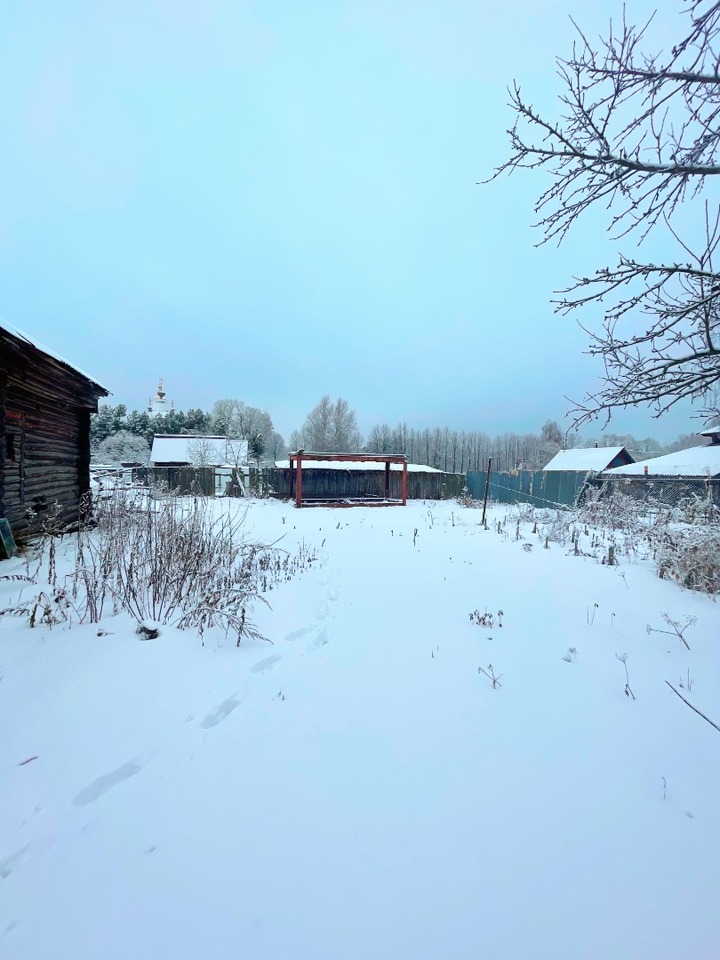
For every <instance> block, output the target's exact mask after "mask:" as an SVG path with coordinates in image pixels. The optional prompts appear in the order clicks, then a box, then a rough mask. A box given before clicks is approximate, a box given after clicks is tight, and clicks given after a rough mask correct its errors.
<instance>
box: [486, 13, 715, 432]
mask: <svg viewBox="0 0 720 960" xmlns="http://www.w3.org/2000/svg"><path fill="white" fill-rule="evenodd" d="M679 2H681V3H682V4H684V10H683V13H684V14H686V15H687V18H688V19H687V21H686V23H685V24H684V25H683V26H682V28H681V29H682V30H683V31H684V35H683V36H682V39H681V40H680V41H679V42H678V43H677V45H675V46H674V47H673V48H672V49H671V51H670V52H669V53H668V54H667V55H662V54H648V53H646V52H644V51H643V50H642V48H641V47H642V43H643V41H644V38H645V35H646V33H647V30H648V26H649V23H648V24H645V26H643V27H640V28H637V27H635V26H634V25H632V24H629V23H627V21H626V20H625V18H624V15H623V20H622V23H621V24H620V25H619V27H618V28H616V27H615V25H613V24H612V22H611V24H610V29H609V33H608V35H607V37H606V38H604V39H601V40H600V41H599V43H598V44H597V47H595V46H594V45H593V44H592V43H590V41H589V40H588V39H587V38H586V36H585V35H584V34H583V33H582V31H581V30H580V29H579V28H578V39H577V41H576V43H575V45H574V48H573V51H572V54H571V56H570V58H569V59H567V60H565V59H560V58H559V59H558V61H557V64H558V73H559V76H560V79H561V81H562V84H563V92H562V94H561V95H560V103H561V105H562V116H561V118H560V119H559V120H549V119H546V118H545V117H544V116H541V115H540V114H539V113H538V112H537V111H536V110H535V109H534V107H533V106H532V105H531V104H530V102H529V101H528V100H526V99H525V97H524V95H523V93H522V91H521V89H520V86H519V85H518V84H517V82H516V83H515V84H514V85H513V87H512V89H511V90H510V97H511V102H510V105H511V107H512V109H513V110H514V111H515V113H516V118H515V123H514V125H513V127H512V129H511V130H510V131H509V135H510V145H511V154H510V158H509V159H508V160H507V161H506V162H505V163H504V164H503V165H502V166H501V167H499V168H498V169H497V170H496V171H495V173H494V175H493V177H492V178H491V179H494V178H495V177H497V176H499V175H500V174H501V173H503V172H512V171H514V170H517V169H522V168H525V169H542V170H544V171H545V173H546V174H549V175H550V185H549V186H548V187H547V188H546V189H545V190H544V191H543V193H541V194H540V197H539V199H538V201H537V202H536V204H535V212H536V214H537V215H538V218H539V219H538V222H537V224H536V226H539V227H540V229H541V230H542V231H543V234H544V238H543V241H541V242H546V241H548V240H553V239H555V240H557V241H558V242H561V241H562V240H563V239H564V238H565V236H566V234H567V232H568V231H569V230H570V228H571V227H572V225H573V224H574V223H575V222H576V220H577V218H578V217H580V216H581V215H582V214H584V213H585V212H586V211H588V210H589V209H591V208H594V209H597V208H599V209H601V210H603V211H607V212H608V216H609V229H610V231H611V232H612V235H613V236H614V237H615V238H616V239H619V238H626V240H627V242H628V243H629V239H628V238H629V237H630V235H634V237H635V239H636V241H637V248H639V247H640V245H641V242H642V240H644V239H645V238H646V237H647V236H648V234H649V233H650V232H651V231H654V232H656V235H657V231H660V233H661V234H662V235H663V236H664V238H665V240H666V242H667V245H668V258H667V259H666V261H665V262H663V263H655V262H648V261H647V260H645V259H643V258H642V257H641V256H640V255H639V254H638V253H637V252H636V253H635V254H634V255H631V256H628V255H626V254H624V253H622V252H620V253H619V259H618V262H617V264H616V265H615V266H611V267H602V268H600V269H598V270H596V271H595V273H594V274H590V275H589V276H585V277H577V278H575V279H574V281H573V283H572V284H571V285H570V286H569V287H568V288H567V289H565V290H561V291H560V292H559V295H558V296H559V299H557V300H555V301H554V303H555V305H556V309H557V311H559V312H560V313H563V314H567V313H570V312H572V311H574V310H577V309H580V308H589V309H597V307H598V306H599V305H601V309H602V310H603V311H604V320H603V322H602V326H601V328H600V329H599V330H587V331H586V332H587V333H588V335H589V337H590V344H589V349H588V352H589V353H590V354H591V355H594V356H598V357H600V358H601V359H602V361H603V363H604V368H605V373H604V377H603V380H602V385H601V387H600V389H599V390H598V391H597V393H595V394H592V395H589V396H588V397H586V398H585V400H583V401H581V402H580V403H577V404H576V406H575V409H574V410H573V413H574V414H575V423H576V424H580V423H584V422H586V421H589V420H592V419H595V418H596V417H598V416H599V415H604V416H605V418H606V419H609V418H610V415H611V414H612V412H613V411H614V410H616V409H618V408H624V407H627V406H632V405H635V404H647V405H649V406H650V407H651V408H653V409H654V411H655V416H660V415H661V414H662V413H664V412H665V411H666V410H668V409H669V408H670V407H672V406H673V404H675V403H677V401H678V400H681V399H683V398H691V399H693V400H695V399H703V398H704V399H705V404H706V409H705V411H704V414H705V415H706V416H707V417H710V416H712V415H716V414H717V412H718V411H717V410H716V411H714V412H713V411H712V409H710V408H708V399H707V398H708V397H709V396H710V395H711V391H712V388H713V386H714V385H715V386H717V385H718V384H719V383H720V274H719V273H718V269H717V266H716V259H717V256H718V244H719V243H720V208H719V207H718V204H717V202H712V201H711V199H710V198H709V197H708V196H707V195H706V187H709V185H710V183H712V182H713V177H715V176H716V175H718V174H720V160H719V159H718V147H719V144H720V72H719V70H718V64H719V62H720V36H719V34H720V3H719V2H710V0H679ZM707 192H709V191H707ZM681 211H683V217H682V220H683V222H684V224H685V227H684V228H681V226H680V219H681V218H680V216H679V215H680V212H681ZM688 223H694V224H695V227H694V228H691V229H694V230H695V233H694V234H693V235H692V236H685V235H684V234H685V232H686V231H687V224H688Z"/></svg>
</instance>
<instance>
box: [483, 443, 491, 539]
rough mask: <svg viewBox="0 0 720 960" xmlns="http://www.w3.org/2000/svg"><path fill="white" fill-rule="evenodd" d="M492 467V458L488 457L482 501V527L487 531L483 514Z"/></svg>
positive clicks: (485, 508) (485, 509) (485, 507)
mask: <svg viewBox="0 0 720 960" xmlns="http://www.w3.org/2000/svg"><path fill="white" fill-rule="evenodd" d="M491 466H492V457H488V468H487V476H486V477H485V499H484V500H483V512H482V525H483V526H484V527H485V528H486V529H487V524H486V522H485V512H486V511H487V502H488V491H489V489H490V467H491Z"/></svg>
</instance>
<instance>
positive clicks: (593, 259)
mask: <svg viewBox="0 0 720 960" xmlns="http://www.w3.org/2000/svg"><path fill="white" fill-rule="evenodd" d="M666 5H667V7H670V8H674V6H675V4H674V2H672V3H671V2H670V0H668V2H667V4H666ZM596 6H599V5H596V4H590V3H588V2H587V0H518V2H514V3H505V4H503V3H497V2H493V3H489V2H480V0H472V2H470V0H468V2H465V0H442V2H440V0H438V2H428V0H382V2H381V0H333V2H331V0H303V2H298V0H294V2H290V0H286V2H280V0H277V2H273V0H266V2H250V0H247V2H242V0H227V2H226V0H194V2H190V0H126V2H122V3H120V2H99V0H96V2H88V0H85V2H81V0H54V2H34V3H28V2H27V0H3V3H2V5H0V111H1V116H2V126H1V129H2V141H3V142H2V145H1V149H0V316H2V317H4V318H5V319H7V320H8V321H10V322H12V323H14V324H16V325H17V326H18V327H20V328H22V329H24V330H25V331H26V332H27V333H29V334H33V335H35V336H37V337H38V339H40V340H42V341H43V342H44V343H46V344H47V345H48V346H51V347H53V348H54V349H56V350H58V351H59V352H60V353H62V354H63V355H64V356H65V357H67V359H69V360H70V361H72V362H74V363H76V364H77V365H78V366H79V367H81V368H82V369H85V370H87V371H88V372H90V373H91V374H92V375H94V376H95V377H97V378H98V379H99V380H100V381H101V382H102V383H104V384H105V385H106V386H107V387H108V388H109V389H110V390H111V391H112V393H113V397H112V398H111V399H112V401H113V402H123V403H125V404H127V406H128V407H129V408H131V409H132V408H142V407H143V406H144V405H145V404H146V403H147V398H148V395H149V394H150V393H151V392H153V391H154V389H155V387H156V385H157V380H158V377H159V376H162V377H163V378H164V380H165V385H166V388H167V391H168V395H169V396H170V397H172V398H174V400H175V404H176V406H177V407H179V408H183V409H185V408H188V407H198V406H199V407H203V408H208V407H209V406H210V405H211V404H212V402H213V401H214V400H215V399H218V398H220V397H238V398H240V399H243V400H245V401H246V402H248V403H251V404H253V405H256V406H260V407H267V408H268V410H269V411H270V413H271V414H272V415H273V417H274V419H275V422H276V426H277V428H278V429H279V430H280V432H281V433H283V434H284V435H285V437H286V438H287V436H288V434H289V433H290V431H291V430H293V429H294V428H296V427H299V426H300V424H301V422H302V420H303V419H304V417H305V415H306V413H307V412H308V410H309V409H310V408H311V407H312V406H313V405H314V404H315V402H316V401H317V400H318V399H319V397H320V396H321V395H322V394H324V393H328V394H330V395H332V396H333V397H334V396H338V395H341V396H343V397H345V398H347V399H348V400H349V402H350V403H351V405H352V406H353V407H355V408H356V410H357V411H358V415H359V421H360V427H361V429H362V430H364V431H367V430H368V429H369V427H370V426H371V425H372V424H373V423H375V422H382V421H387V422H391V423H395V422H397V421H400V420H405V421H407V423H408V424H409V425H411V426H415V427H424V426H427V425H436V424H437V425H447V426H450V427H454V428H457V429H473V430H485V431H487V432H489V433H497V432H502V431H505V430H516V431H537V430H539V428H540V426H541V424H542V423H543V422H544V421H545V420H546V419H547V418H548V417H551V418H556V419H558V420H562V418H563V417H564V415H565V412H566V410H567V409H568V403H567V402H566V401H565V399H564V395H565V394H568V395H570V396H573V397H580V396H581V395H582V394H583V393H584V392H585V391H586V390H587V389H589V388H592V387H593V385H594V384H596V383H597V378H598V377H599V375H600V372H601V371H600V366H599V364H598V363H597V362H596V361H594V360H592V359H590V358H588V357H584V356H582V350H583V348H584V345H585V340H586V338H585V335H584V334H583V333H582V331H580V330H579V329H578V327H577V325H576V324H575V323H574V321H573V320H571V319H564V318H561V317H556V316H554V314H553V312H552V308H551V306H550V304H549V300H550V297H551V294H552V291H553V289H556V288H558V287H561V286H562V285H563V284H564V283H565V282H566V281H567V280H568V279H569V277H570V276H571V274H572V273H573V271H575V272H584V273H587V272H588V271H589V270H591V269H593V268H594V267H595V266H601V265H603V263H604V262H605V261H606V260H611V259H612V257H613V249H614V246H613V245H612V244H609V243H608V241H607V240H606V239H605V238H604V236H603V232H602V231H603V227H604V225H603V223H602V221H601V220H600V219H598V220H597V221H596V222H595V223H593V222H591V221H586V222H585V223H584V224H583V225H582V226H581V228H580V229H578V230H577V231H576V233H575V234H574V235H573V236H572V237H571V240H570V242H568V243H567V244H566V246H564V247H563V248H561V249H560V250H557V249H555V248H547V247H543V248H541V249H539V250H538V249H536V248H535V247H534V246H533V243H535V242H537V241H538V240H539V239H540V236H539V234H537V233H533V232H532V231H531V229H530V223H531V222H532V219H533V215H532V202H533V200H534V198H535V197H536V195H537V194H538V192H539V190H540V187H541V184H540V182H539V180H538V179H537V178H536V177H534V176H531V175H527V176H523V177H513V178H510V179H504V180H501V181H499V182H496V183H494V184H492V185H490V186H478V185H477V183H478V181H480V180H482V179H483V178H485V177H487V176H488V175H489V174H490V172H491V171H492V169H493V167H494V166H495V165H497V164H498V163H500V162H501V161H502V160H503V159H504V158H505V156H506V154H507V137H506V135H505V131H506V129H507V127H508V126H509V125H510V124H511V122H512V116H511V113H510V111H509V109H508V107H507V94H506V87H507V85H508V84H510V83H511V81H512V80H513V78H517V79H518V80H519V81H520V82H521V83H522V85H523V88H524V89H525V90H527V91H528V92H532V96H531V99H532V100H533V102H534V103H536V105H538V106H543V105H544V106H545V107H546V108H549V109H551V110H552V109H553V94H554V92H555V91H557V89H558V83H557V80H556V77H555V66H554V57H555V55H557V54H564V53H567V52H568V51H569V49H570V44H571V43H572V37H573V28H572V25H571V23H570V20H569V15H570V14H572V15H573V16H574V17H575V18H576V19H577V20H578V22H579V23H581V24H582V25H583V26H586V27H587V28H588V30H589V32H591V33H598V32H599V31H600V30H601V28H602V26H603V25H604V23H605V22H606V20H607V18H608V16H609V15H610V13H613V12H617V11H618V10H619V9H620V7H621V5H620V3H619V2H617V3H607V4H603V5H602V6H603V7H604V9H603V11H602V12H598V10H597V9H595V8H596ZM653 7H654V4H653V3H651V2H648V0H628V8H629V9H630V10H638V11H640V14H641V16H643V17H644V16H645V15H646V14H647V13H648V12H649V11H651V10H652V9H653ZM670 12H671V11H670ZM666 19H669V16H668V17H666ZM661 28H662V25H660V31H661ZM666 36H667V37H669V38H670V39H675V35H674V34H667V35H666ZM585 319H586V320H587V321H590V319H591V318H590V317H586V318H585ZM687 414H688V408H684V409H683V411H682V412H678V413H676V414H673V415H671V416H669V417H667V418H666V419H665V420H663V421H660V422H659V423H658V422H654V421H652V420H651V416H650V413H648V412H645V411H643V412H639V413H638V412H635V413H628V414H622V415H618V416H617V417H616V418H615V419H614V420H613V423H612V426H611V427H610V429H611V430H613V432H623V433H624V432H632V433H634V434H636V435H637V436H647V435H654V436H658V437H660V438H672V437H674V436H675V435H677V434H678V433H681V432H687V431H689V430H691V429H694V424H695V423H696V422H695V421H691V420H689V419H688V415H687Z"/></svg>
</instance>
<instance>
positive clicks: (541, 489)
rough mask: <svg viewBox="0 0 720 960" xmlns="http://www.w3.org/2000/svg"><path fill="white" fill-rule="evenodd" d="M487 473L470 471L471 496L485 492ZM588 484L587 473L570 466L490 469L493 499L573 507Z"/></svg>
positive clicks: (468, 477) (469, 490)
mask: <svg viewBox="0 0 720 960" xmlns="http://www.w3.org/2000/svg"><path fill="white" fill-rule="evenodd" d="M486 477H487V474H486V473H482V472H480V471H471V472H470V473H468V475H467V488H468V493H469V494H470V496H471V497H472V498H473V500H482V499H483V498H484V496H485V480H486ZM586 486H587V474H586V473H584V472H583V473H577V472H575V471H570V470H562V471H552V472H549V473H548V472H546V471H544V470H535V471H532V470H518V471H517V472H516V473H494V472H491V473H490V489H489V498H490V499H491V500H494V501H495V502H496V503H530V504H532V505H533V506H535V507H541V508H543V507H551V508H555V507H559V506H561V507H572V506H574V505H575V504H576V503H577V502H578V499H579V497H580V494H581V493H582V491H583V489H584V488H585V487H586Z"/></svg>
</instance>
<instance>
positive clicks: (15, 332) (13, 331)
mask: <svg viewBox="0 0 720 960" xmlns="http://www.w3.org/2000/svg"><path fill="white" fill-rule="evenodd" d="M0 330H5V331H6V332H7V333H9V334H10V336H11V337H14V338H15V339H16V340H20V341H22V342H23V343H27V344H28V345H29V346H31V347H34V348H35V349H36V350H39V351H40V352H41V353H44V354H46V355H47V356H48V357H52V359H53V360H57V362H58V363H61V364H62V365H63V366H64V367H67V368H68V369H69V370H72V371H73V372H74V373H79V374H80V376H81V377H84V378H85V379H86V380H89V381H90V383H92V384H94V385H95V386H96V387H99V388H100V389H101V390H102V392H103V393H104V394H106V395H107V394H109V393H110V391H109V390H108V389H107V387H104V386H103V385H102V384H101V383H99V382H98V381H97V380H96V379H95V377H91V376H90V374H89V373H85V371H84V370H81V369H80V367H76V366H75V364H74V363H69V362H68V361H67V360H65V359H64V358H63V357H61V356H60V354H59V353H56V352H55V351H54V350H49V349H48V348H47V347H46V346H44V345H43V344H42V343H40V342H39V341H38V340H36V339H35V338H34V337H29V336H28V335H27V334H26V333H24V332H23V331H22V330H21V329H20V328H19V327H16V326H15V325H14V324H12V323H8V322H7V320H2V319H0Z"/></svg>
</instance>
